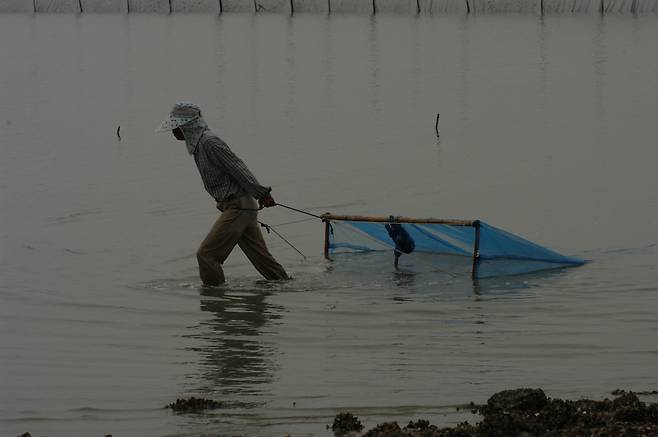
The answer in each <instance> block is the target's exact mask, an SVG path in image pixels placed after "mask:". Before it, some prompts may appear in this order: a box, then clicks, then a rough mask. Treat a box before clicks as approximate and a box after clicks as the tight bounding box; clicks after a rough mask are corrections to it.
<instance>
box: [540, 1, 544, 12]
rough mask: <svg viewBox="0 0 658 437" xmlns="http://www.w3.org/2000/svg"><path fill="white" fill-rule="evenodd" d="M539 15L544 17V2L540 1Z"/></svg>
mask: <svg viewBox="0 0 658 437" xmlns="http://www.w3.org/2000/svg"><path fill="white" fill-rule="evenodd" d="M540 7H541V14H542V15H544V0H541V6H540Z"/></svg>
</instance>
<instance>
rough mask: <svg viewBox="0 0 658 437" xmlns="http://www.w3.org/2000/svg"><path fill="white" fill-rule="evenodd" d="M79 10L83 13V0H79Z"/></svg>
mask: <svg viewBox="0 0 658 437" xmlns="http://www.w3.org/2000/svg"><path fill="white" fill-rule="evenodd" d="M78 11H79V12H80V13H82V0H78Z"/></svg>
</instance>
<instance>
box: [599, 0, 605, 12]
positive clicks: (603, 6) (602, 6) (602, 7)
mask: <svg viewBox="0 0 658 437" xmlns="http://www.w3.org/2000/svg"><path fill="white" fill-rule="evenodd" d="M603 2H604V0H601V11H600V12H601V15H604V14H605V4H603Z"/></svg>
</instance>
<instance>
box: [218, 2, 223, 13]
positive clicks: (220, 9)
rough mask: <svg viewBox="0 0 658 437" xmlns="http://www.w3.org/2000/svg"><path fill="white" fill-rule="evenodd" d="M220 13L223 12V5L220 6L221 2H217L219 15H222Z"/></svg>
mask: <svg viewBox="0 0 658 437" xmlns="http://www.w3.org/2000/svg"><path fill="white" fill-rule="evenodd" d="M222 12H224V5H223V4H222V0H219V15H222Z"/></svg>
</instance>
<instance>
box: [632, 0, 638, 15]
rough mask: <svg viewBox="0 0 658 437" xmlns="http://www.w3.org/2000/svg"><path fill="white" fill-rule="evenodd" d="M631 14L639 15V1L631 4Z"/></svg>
mask: <svg viewBox="0 0 658 437" xmlns="http://www.w3.org/2000/svg"><path fill="white" fill-rule="evenodd" d="M631 14H637V0H633V3H631Z"/></svg>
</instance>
